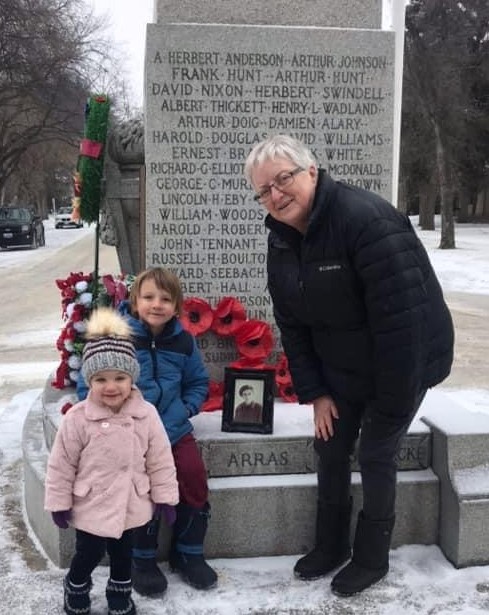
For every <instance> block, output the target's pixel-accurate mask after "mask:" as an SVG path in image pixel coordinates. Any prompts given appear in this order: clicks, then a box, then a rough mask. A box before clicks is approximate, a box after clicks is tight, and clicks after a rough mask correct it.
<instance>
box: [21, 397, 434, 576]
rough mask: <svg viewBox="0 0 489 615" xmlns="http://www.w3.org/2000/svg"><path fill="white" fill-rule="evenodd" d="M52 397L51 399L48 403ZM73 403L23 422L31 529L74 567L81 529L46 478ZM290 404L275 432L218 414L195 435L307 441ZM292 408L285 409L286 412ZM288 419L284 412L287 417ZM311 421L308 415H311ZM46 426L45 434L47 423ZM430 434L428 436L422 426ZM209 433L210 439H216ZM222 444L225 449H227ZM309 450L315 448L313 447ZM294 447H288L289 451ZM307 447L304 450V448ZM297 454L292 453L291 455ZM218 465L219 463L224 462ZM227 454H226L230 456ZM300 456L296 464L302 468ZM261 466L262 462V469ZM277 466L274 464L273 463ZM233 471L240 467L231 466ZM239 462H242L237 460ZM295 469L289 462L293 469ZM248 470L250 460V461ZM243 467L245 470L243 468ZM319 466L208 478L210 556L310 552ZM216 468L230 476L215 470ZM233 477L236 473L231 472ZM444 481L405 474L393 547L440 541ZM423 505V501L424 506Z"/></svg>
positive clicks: (272, 442)
mask: <svg viewBox="0 0 489 615" xmlns="http://www.w3.org/2000/svg"><path fill="white" fill-rule="evenodd" d="M46 399H47V400H48V402H49V403H48V404H47V405H46ZM65 401H66V394H63V395H61V394H58V398H57V400H56V402H55V400H53V399H52V398H49V397H47V398H46V397H45V398H44V400H43V398H42V397H39V398H38V399H37V400H36V401H35V403H34V405H33V407H32V408H31V410H30V412H29V415H28V417H27V419H26V422H25V425H24V433H23V452H24V468H25V486H26V489H25V493H26V502H25V503H26V512H27V516H28V518H29V521H30V523H31V526H32V528H33V530H34V532H35V534H36V535H37V537H38V539H39V540H40V542H41V544H42V545H43V547H44V549H45V550H46V553H47V554H48V556H49V557H50V558H51V559H52V561H53V562H54V563H55V564H57V565H59V566H61V567H65V566H67V565H68V564H69V561H70V558H71V556H72V553H73V548H74V532H73V531H72V530H63V531H60V530H58V529H57V528H56V526H55V525H54V524H53V523H52V521H51V517H50V515H49V514H48V513H46V512H45V511H44V509H43V501H44V479H45V471H46V462H47V457H48V447H47V444H46V440H49V441H52V436H53V433H55V426H56V425H57V424H58V423H59V408H60V406H61V405H62V404H63V403H64V402H65ZM290 410H291V409H290V408H288V409H287V414H286V418H287V419H288V420H287V421H282V420H278V421H277V423H276V426H277V429H276V433H275V434H274V436H273V437H264V436H262V439H260V437H259V436H257V435H255V434H253V435H250V434H232V435H231V434H222V433H221V432H219V431H216V430H215V423H216V421H217V422H219V420H220V419H219V417H218V413H212V414H208V415H201V416H199V417H197V418H198V420H196V425H195V427H196V436H197V437H198V438H199V441H200V442H201V443H202V446H203V450H207V454H209V451H211V450H213V448H214V450H217V451H220V454H221V457H222V456H223V451H227V454H229V453H230V452H231V451H232V447H231V448H230V446H231V445H232V446H235V445H236V443H237V442H238V443H240V444H241V445H242V446H247V447H248V449H247V450H250V449H253V447H255V443H256V442H258V443H259V446H257V448H256V449H254V450H257V451H258V452H259V453H260V454H265V453H264V450H266V451H273V450H278V449H277V447H280V446H282V445H283V446H287V447H288V446H290V441H291V435H292V434H293V433H298V434H299V437H298V440H301V439H302V444H301V446H304V443H307V440H310V438H308V437H306V435H307V432H306V433H303V432H304V430H305V429H307V430H309V429H310V423H309V419H310V416H309V417H308V416H307V411H304V414H303V416H302V417H299V413H300V412H303V411H302V410H300V411H298V412H297V413H293V412H291V411H290ZM283 411H284V412H285V409H284V410H283ZM282 418H284V417H282ZM304 419H305V420H304ZM43 424H44V430H45V432H46V438H45V437H44V434H43V430H42V428H41V426H42V425H43ZM417 429H418V432H419V433H420V435H421V436H422V437H423V438H424V439H426V435H427V434H426V433H424V432H423V430H422V429H420V428H417ZM208 435H210V436H211V437H210V438H209V437H208ZM220 445H222V447H221V446H220ZM307 446H309V447H310V448H312V446H311V445H310V444H308V445H307ZM287 450H289V449H287ZM298 450H300V449H298ZM290 458H292V455H290ZM209 459H210V460H211V467H214V466H215V467H216V468H219V464H218V463H217V460H215V459H212V456H211V457H209ZM224 459H225V457H224ZM297 463H298V460H297V461H295V462H294V464H295V465H294V467H296V466H297ZM261 465H262V464H260V463H257V464H256V467H258V468H260V466H261ZM272 465H274V464H272ZM230 467H231V470H232V471H234V468H233V467H232V464H231V466H230ZM238 467H239V464H238ZM290 467H291V466H289V468H290ZM245 468H246V464H245ZM242 470H243V468H241V469H240V470H239V471H242ZM313 472H314V468H313V466H312V465H311V466H310V467H309V466H308V467H307V468H306V469H305V471H304V469H303V470H302V471H301V472H294V473H288V474H267V475H263V474H262V475H260V474H255V475H249V476H243V475H236V474H234V475H228V476H220V477H212V478H210V479H209V488H210V504H211V515H212V516H211V521H210V524H209V531H208V536H207V539H206V545H205V548H206V554H207V556H208V557H213V558H214V557H256V556H271V555H294V554H301V553H304V552H305V551H307V550H308V548H310V547H311V545H312V544H313V539H314V536H313V532H314V519H315V502H316V475H315V474H314V473H313ZM216 473H221V474H222V473H223V471H222V470H219V469H218V470H216ZM227 473H228V474H229V471H227ZM438 493H439V484H438V478H437V477H436V475H435V474H434V473H433V472H432V471H431V470H430V469H418V470H406V471H404V472H400V473H399V475H398V497H397V512H396V516H397V522H396V528H395V531H394V535H393V546H397V545H400V544H411V543H422V544H433V543H436V541H437V528H438V506H439V502H438ZM352 495H353V500H354V516H355V515H356V513H357V511H358V510H359V509H360V507H361V489H360V476H359V474H358V473H356V472H355V473H354V474H353V485H352ZM420 503H422V506H420ZM168 548H169V531H168V529H167V528H166V527H164V526H163V527H162V528H161V530H160V557H161V558H162V559H166V557H167V554H168Z"/></svg>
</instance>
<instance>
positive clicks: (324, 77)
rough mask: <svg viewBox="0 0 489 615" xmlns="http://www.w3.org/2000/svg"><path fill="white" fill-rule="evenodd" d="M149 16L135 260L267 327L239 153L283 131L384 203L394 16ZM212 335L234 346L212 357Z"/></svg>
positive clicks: (266, 11)
mask: <svg viewBox="0 0 489 615" xmlns="http://www.w3.org/2000/svg"><path fill="white" fill-rule="evenodd" d="M325 4H326V6H325ZM155 19H156V23H155V24H150V25H148V29H147V43H146V67H145V68H146V71H145V72H146V78H145V88H146V90H145V139H144V143H145V165H146V204H145V211H144V215H143V217H144V222H143V226H144V230H145V236H146V239H145V248H144V265H145V266H163V267H166V268H169V269H171V270H172V271H174V272H175V273H176V274H177V275H178V277H179V278H180V280H181V282H182V287H183V290H184V293H185V295H186V296H187V297H199V298H201V299H205V300H206V301H208V302H209V303H210V304H211V306H213V307H214V306H215V305H216V304H217V303H218V302H219V300H220V299H221V298H222V297H224V296H232V297H235V298H237V299H239V300H240V301H241V303H242V304H243V305H244V306H245V308H246V310H247V315H248V317H249V318H255V319H259V320H265V321H268V322H269V323H271V324H272V326H273V327H274V319H273V313H272V304H271V299H270V297H269V294H268V292H267V289H266V262H265V261H266V243H267V232H266V229H265V226H264V223H263V221H264V217H265V213H266V212H265V210H264V209H263V208H262V207H261V206H260V205H258V204H257V203H255V202H254V201H253V198H252V197H253V194H252V191H251V187H250V186H249V185H247V182H246V180H245V179H244V177H243V165H244V161H245V158H246V156H247V154H248V152H249V151H250V149H251V148H252V147H253V145H255V144H256V143H257V142H259V141H261V140H262V139H264V138H266V137H267V136H270V135H272V134H276V133H287V134H290V135H292V136H294V137H296V138H297V139H299V140H301V141H303V142H304V143H305V144H306V145H307V146H308V147H309V148H310V149H311V150H312V152H313V153H314V154H315V156H316V158H317V160H318V163H319V165H320V166H321V167H323V168H325V169H326V171H327V172H328V173H330V174H331V176H332V177H333V178H335V179H338V180H342V181H345V182H348V183H351V184H354V185H357V186H361V187H362V188H366V189H369V190H372V191H374V192H377V193H379V194H381V195H382V196H384V197H385V198H387V199H388V200H390V201H393V198H394V194H395V193H397V188H396V189H394V184H393V180H394V177H395V178H396V181H397V176H396V175H395V173H394V169H393V164H394V156H393V151H394V146H393V140H394V132H395V131H394V124H395V122H394V99H395V57H396V41H395V32H394V29H393V26H391V22H392V23H393V20H390V21H389V27H385V26H386V23H387V22H388V20H387V19H386V18H385V15H384V14H383V6H382V1H381V0H368V1H365V0H362V2H353V1H346V2H345V1H344V0H341V1H340V0H335V1H332V2H328V3H324V2H319V1H316V0H308V1H307V2H297V3H294V5H290V6H289V5H287V4H285V5H284V3H282V2H277V1H272V2H267V3H265V4H264V3H263V2H258V1H251V2H248V3H242V2H238V0H213V1H212V2H211V1H205V2H199V3H194V2H192V3H190V2H183V3H182V2H177V1H176V0H158V1H157V2H156V5H155ZM275 334H276V337H277V339H278V334H277V330H276V329H275ZM221 341H222V340H221ZM217 343H218V340H215V339H211V340H210V342H209V340H207V341H206V350H207V351H209V354H208V355H207V356H209V357H211V356H212V357H214V360H213V361H212V362H213V364H214V366H215V365H216V363H219V357H220V356H221V355H222V361H221V363H222V365H225V364H227V363H229V362H230V361H231V360H233V357H232V348H230V349H225V350H226V352H224V353H221V354H219V352H218V351H219V349H218V348H217V347H216V344H217ZM221 350H222V349H221ZM227 350H229V352H227ZM212 351H215V352H212ZM216 356H217V357H218V360H217V361H216V360H215V357H216ZM204 358H206V353H204Z"/></svg>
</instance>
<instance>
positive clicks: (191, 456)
mask: <svg viewBox="0 0 489 615" xmlns="http://www.w3.org/2000/svg"><path fill="white" fill-rule="evenodd" d="M182 306H183V294H182V290H181V286H180V282H179V280H178V278H177V277H176V276H175V275H174V274H173V273H171V272H170V271H167V270H165V269H162V268H160V267H158V268H154V269H146V270H145V271H143V272H141V273H140V274H139V275H138V276H137V277H136V279H135V281H134V283H133V286H132V287H131V293H130V299H129V302H125V303H123V304H121V306H120V311H121V313H122V314H123V315H124V316H125V318H126V319H127V322H128V323H129V325H130V327H131V330H132V333H133V340H134V344H135V347H136V355H137V359H138V362H139V365H140V367H141V374H140V376H139V378H138V380H137V386H138V388H139V389H140V390H141V392H142V394H143V396H144V399H146V400H147V401H149V402H151V403H152V404H154V405H155V406H156V408H157V410H158V413H159V415H160V418H161V420H162V421H163V425H164V426H165V429H166V431H167V433H168V437H169V438H170V442H171V445H172V451H173V456H174V460H175V465H176V468H177V480H178V487H179V497H180V503H179V505H178V506H177V518H176V522H175V525H174V528H173V539H172V543H171V549H170V559H169V564H170V568H171V569H172V570H177V571H178V572H179V573H180V575H181V576H182V578H183V579H184V580H185V581H186V582H187V583H189V585H191V586H192V587H195V588H197V589H209V588H211V587H213V586H214V585H216V583H217V574H216V573H215V571H214V570H213V569H212V568H211V567H210V566H209V565H208V564H207V562H206V561H205V559H204V554H203V553H204V539H205V535H206V532H207V523H208V518H209V510H210V507H209V503H208V501H207V500H208V487H207V471H206V468H205V466H204V463H203V461H202V458H201V456H200V452H199V449H198V447H197V443H196V442H195V439H194V437H193V435H192V431H193V426H192V423H191V422H190V420H189V419H190V418H191V417H192V416H195V415H196V414H197V413H198V412H199V410H200V407H201V406H202V404H203V402H204V400H205V399H206V396H207V391H208V384H209V377H208V374H207V371H206V369H205V367H204V364H203V362H202V358H201V356H200V352H199V350H198V348H197V344H196V342H195V339H194V337H193V336H192V335H191V334H190V333H188V332H187V331H185V330H184V329H183V328H182V326H181V324H180V321H179V320H178V316H179V315H180V313H181V310H182ZM80 394H83V392H82V391H80V390H79V395H80ZM158 530H159V520H158V519H153V520H152V521H151V522H150V523H148V524H147V525H146V526H145V527H143V528H139V529H138V530H137V531H136V532H135V533H134V538H133V540H134V543H133V544H134V548H133V585H134V589H135V590H136V591H137V592H139V593H140V594H143V595H148V596H149V595H155V594H160V593H163V592H164V591H165V590H166V587H167V581H166V578H165V576H164V575H163V573H162V571H161V570H160V569H159V567H158V565H157V562H156V550H157V537H158Z"/></svg>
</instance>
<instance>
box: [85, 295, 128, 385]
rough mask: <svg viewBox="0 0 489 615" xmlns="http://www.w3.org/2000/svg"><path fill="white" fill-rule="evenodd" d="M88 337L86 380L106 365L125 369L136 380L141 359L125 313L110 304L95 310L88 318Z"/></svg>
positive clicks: (109, 367)
mask: <svg viewBox="0 0 489 615" xmlns="http://www.w3.org/2000/svg"><path fill="white" fill-rule="evenodd" d="M85 337H86V340H87V341H86V343H85V346H84V347H83V356H82V368H81V372H82V375H83V377H84V378H85V381H86V382H87V384H89V383H90V380H91V378H92V377H93V376H94V375H95V374H97V373H98V372H101V371H103V370H106V369H111V370H119V371H121V372H125V373H126V374H129V375H130V376H131V378H132V381H133V383H135V382H136V380H137V379H138V377H139V363H138V360H137V358H136V351H135V349H134V344H133V343H132V341H131V328H130V327H129V325H128V323H127V322H126V321H125V320H124V319H123V318H122V316H120V315H119V314H118V313H117V312H115V311H114V310H112V309H110V308H103V307H102V308H99V309H98V310H95V311H94V312H93V313H92V315H91V316H90V319H89V320H88V323H87V331H86V334H85Z"/></svg>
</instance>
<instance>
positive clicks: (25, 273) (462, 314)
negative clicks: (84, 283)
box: [0, 235, 489, 401]
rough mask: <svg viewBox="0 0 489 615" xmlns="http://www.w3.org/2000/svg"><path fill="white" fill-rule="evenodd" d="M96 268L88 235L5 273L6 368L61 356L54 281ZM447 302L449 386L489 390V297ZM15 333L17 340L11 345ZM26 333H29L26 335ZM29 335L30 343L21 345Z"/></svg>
mask: <svg viewBox="0 0 489 615" xmlns="http://www.w3.org/2000/svg"><path fill="white" fill-rule="evenodd" d="M41 250H42V248H41ZM37 260H39V259H37ZM99 261H100V267H99V270H100V272H101V273H117V272H118V271H119V263H118V259H117V254H116V250H115V248H113V247H110V246H104V245H102V246H101V248H100V257H99ZM92 269H93V237H92V236H91V235H87V236H85V237H83V238H82V239H80V240H78V241H77V242H76V243H73V244H71V245H68V246H66V247H64V248H62V249H61V250H60V251H59V252H55V253H51V254H50V255H48V256H47V257H46V259H43V260H42V262H37V263H35V264H33V265H32V266H25V265H24V266H22V267H12V268H11V269H10V270H7V271H4V272H2V277H3V280H2V288H3V289H4V291H6V297H7V299H6V300H5V299H4V300H3V301H1V302H0V369H1V367H2V365H8V364H11V363H23V362H33V361H34V362H45V361H53V362H54V361H57V360H58V357H59V355H58V351H57V350H56V348H55V341H56V336H57V331H59V329H57V327H61V326H62V321H61V310H60V294H59V291H58V289H57V287H56V286H55V283H54V281H55V279H56V278H65V277H66V276H67V275H68V274H69V273H70V272H71V271H84V272H86V271H91V270H92ZM447 301H448V303H449V305H450V308H451V311H452V315H453V319H454V322H455V327H456V352H455V363H454V366H453V370H452V374H451V375H450V377H449V378H448V379H447V380H446V381H445V383H444V384H443V386H445V387H450V388H486V387H487V386H488V385H489V377H488V374H489V352H488V350H487V349H488V348H489V295H472V294H466V293H451V294H448V295H447ZM58 318H59V320H58ZM58 323H59V324H58ZM13 334H14V340H16V343H15V344H12V343H11V338H12V335H13ZM22 334H24V337H20V336H21V335H22ZM19 339H20V340H21V341H20V342H19ZM23 339H25V343H21V342H22V340H23ZM2 384H3V386H2V391H1V394H0V401H1V400H5V399H8V395H10V396H11V395H12V394H13V393H14V392H16V391H18V390H23V388H25V385H24V383H21V384H20V385H19V386H20V388H18V387H17V388H16V385H15V383H14V382H10V381H9V379H8V377H7V378H5V377H4V382H3V383H2ZM37 386H41V384H40V383H39V382H37V381H35V378H34V381H33V382H32V384H31V387H30V388H33V387H37Z"/></svg>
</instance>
